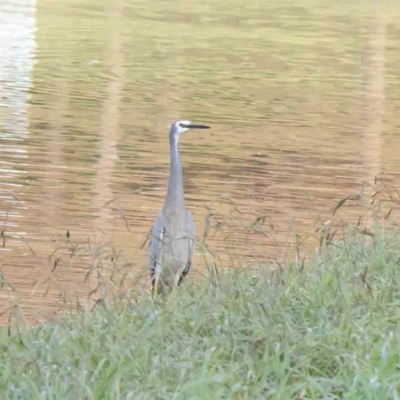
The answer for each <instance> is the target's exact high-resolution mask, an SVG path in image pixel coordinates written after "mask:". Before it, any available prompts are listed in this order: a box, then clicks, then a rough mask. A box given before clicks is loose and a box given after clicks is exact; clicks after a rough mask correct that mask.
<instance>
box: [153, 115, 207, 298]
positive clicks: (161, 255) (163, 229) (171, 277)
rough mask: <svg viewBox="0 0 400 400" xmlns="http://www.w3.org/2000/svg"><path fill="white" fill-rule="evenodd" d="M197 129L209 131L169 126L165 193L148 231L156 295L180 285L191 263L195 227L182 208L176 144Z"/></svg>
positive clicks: (184, 124)
mask: <svg viewBox="0 0 400 400" xmlns="http://www.w3.org/2000/svg"><path fill="white" fill-rule="evenodd" d="M196 128H197V129H207V128H209V127H208V126H206V125H198V124H192V123H191V122H190V121H187V120H179V121H176V122H175V123H174V124H173V125H172V127H171V130H170V134H169V142H170V155H171V166H170V177H169V184H168V192H167V197H166V200H165V203H164V207H163V209H162V210H161V211H160V213H159V214H158V216H157V218H156V220H155V222H154V225H153V228H152V230H151V240H150V246H149V271H150V275H151V281H152V285H153V291H154V292H156V293H162V292H164V289H165V288H166V287H168V288H172V287H175V286H178V285H180V284H181V282H182V280H183V278H184V277H185V276H186V275H187V273H188V272H189V269H190V265H191V262H192V257H193V251H194V235H195V226H194V223H193V219H192V216H191V214H190V212H189V211H188V210H187V209H186V205H185V197H184V192H183V176H182V164H181V161H180V155H179V148H178V143H179V137H180V136H181V135H182V134H183V133H185V132H187V131H188V130H190V129H196Z"/></svg>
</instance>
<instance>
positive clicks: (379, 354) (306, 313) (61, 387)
mask: <svg viewBox="0 0 400 400" xmlns="http://www.w3.org/2000/svg"><path fill="white" fill-rule="evenodd" d="M355 232H356V231H355V230H353V231H352V233H351V234H348V235H346V240H344V241H341V242H338V243H336V244H332V245H330V246H328V247H327V248H325V249H323V255H316V256H315V257H314V258H313V259H312V260H311V261H309V262H308V263H306V265H305V266H304V268H300V267H298V266H296V265H292V266H287V267H286V268H285V269H284V270H283V271H281V272H280V273H279V274H278V275H279V276H272V277H271V275H269V277H268V275H267V274H265V273H262V271H260V272H258V273H249V272H247V273H246V272H241V273H224V274H221V277H220V279H219V282H218V285H217V286H216V285H215V282H214V283H210V282H209V281H206V280H204V281H203V282H202V283H199V284H198V285H193V284H191V285H186V286H184V287H182V288H181V289H180V290H178V291H177V292H175V293H174V294H173V295H171V296H170V297H169V298H168V301H167V302H166V303H162V302H161V301H156V302H153V301H152V300H151V299H146V298H145V299H142V300H141V301H139V302H138V303H137V304H136V305H127V304H125V305H122V304H121V305H117V306H115V307H114V308H113V309H112V310H106V309H105V308H103V307H102V306H98V307H96V308H95V310H94V312H93V313H92V314H90V315H88V314H86V315H75V316H65V317H64V318H62V319H61V320H60V321H59V322H58V323H55V324H43V325H41V326H39V327H37V328H36V329H32V330H19V331H18V330H13V331H11V335H10V336H8V333H7V330H6V329H4V330H3V331H2V334H1V336H0V397H1V398H7V399H17V398H18V399H269V398H271V399H302V398H304V399H343V398H345V399H396V398H398V397H397V396H400V390H399V384H400V357H399V354H400V353H399V352H400V339H399V338H400V329H399V321H400V289H399V282H400V265H399V263H400V246H399V244H400V240H399V239H400V233H399V232H392V233H387V232H384V231H383V229H381V228H376V232H375V233H374V234H375V237H374V238H372V239H371V237H369V236H363V235H359V234H357V233H355Z"/></svg>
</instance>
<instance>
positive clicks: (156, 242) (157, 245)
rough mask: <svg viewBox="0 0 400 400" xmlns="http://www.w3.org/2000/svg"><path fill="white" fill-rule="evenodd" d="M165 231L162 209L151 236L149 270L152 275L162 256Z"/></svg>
mask: <svg viewBox="0 0 400 400" xmlns="http://www.w3.org/2000/svg"><path fill="white" fill-rule="evenodd" d="M164 231H165V222H164V217H163V214H162V211H160V213H159V214H158V216H157V218H156V220H155V221H154V224H153V227H152V228H151V238H150V244H149V251H148V253H149V270H150V275H151V276H152V277H153V276H154V274H155V271H156V265H157V261H158V258H159V256H160V249H161V244H162V240H163V236H164Z"/></svg>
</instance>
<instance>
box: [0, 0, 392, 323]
mask: <svg viewBox="0 0 400 400" xmlns="http://www.w3.org/2000/svg"><path fill="white" fill-rule="evenodd" d="M264 3H265V4H264ZM328 3H329V2H326V4H327V5H326V6H321V5H320V2H315V1H311V0H309V1H305V0H303V1H301V2H294V1H285V0H284V1H282V0H280V1H275V0H273V1H268V2H260V1H256V0H247V1H242V0H234V1H231V2H229V4H228V3H226V2H225V4H224V2H222V3H218V2H215V1H212V0H204V1H201V2H198V1H185V2H181V1H174V0H170V1H153V0H151V1H147V2H143V1H136V0H132V1H126V2H124V1H122V0H114V1H109V2H107V1H97V0H96V1H93V0H88V1H85V2H82V1H78V0H63V1H59V0H43V1H40V2H36V1H35V0H12V1H11V0H9V1H5V0H3V1H0V52H1V54H2V56H1V58H0V104H1V107H0V227H1V229H2V230H3V233H2V239H4V243H3V247H2V248H1V249H0V257H1V258H0V265H1V269H2V274H3V277H4V279H6V280H7V281H8V282H10V283H11V284H12V285H13V289H14V290H12V289H10V288H9V287H8V286H3V287H2V288H1V289H0V303H1V304H0V305H1V310H0V312H1V311H2V310H5V309H7V308H9V307H11V306H12V305H13V304H16V303H17V302H18V304H23V306H24V309H25V310H26V313H27V315H35V317H37V318H39V317H40V316H41V315H42V314H40V313H39V311H38V309H39V308H42V309H44V311H43V312H45V313H46V312H47V313H48V312H49V310H50V309H54V305H56V304H60V299H64V298H65V294H68V295H72V296H75V295H80V294H82V293H86V292H87V290H90V289H88V287H87V284H86V283H85V282H84V278H85V275H86V273H87V271H88V265H91V264H90V262H87V261H82V260H80V261H79V260H78V259H79V257H78V256H79V252H80V251H81V250H80V249H82V248H83V247H85V248H86V250H87V249H89V250H88V251H89V252H90V257H91V259H92V261H93V259H96V257H97V255H98V254H99V253H101V249H104V248H105V247H104V246H107V244H108V243H113V246H114V251H115V252H116V255H115V257H116V258H118V259H119V260H124V261H123V263H125V264H126V265H131V266H132V270H135V269H137V270H138V271H139V270H141V269H143V268H142V267H143V265H144V264H145V251H146V248H147V245H145V246H144V247H142V248H141V246H142V244H143V242H144V241H145V239H146V235H147V232H148V230H149V228H150V226H151V223H152V221H153V219H154V218H155V216H156V214H157V212H158V210H159V209H160V208H161V207H162V204H163V199H164V196H165V193H166V185H167V180H168V172H169V170H168V165H169V154H168V151H169V146H168V127H169V124H170V123H171V122H172V121H173V120H174V119H177V118H180V117H185V118H189V119H191V120H193V121H196V122H201V123H207V124H209V125H211V126H212V130H211V131H203V132H193V133H189V134H187V135H185V136H184V137H183V138H182V140H181V146H180V148H181V152H182V159H183V164H184V175H185V190H186V200H187V205H188V207H189V208H190V210H191V211H192V214H193V216H194V219H195V222H196V224H197V232H198V235H199V237H201V236H202V234H203V231H204V224H205V223H204V220H205V217H206V215H207V214H208V213H209V212H210V209H208V208H207V207H211V208H212V211H213V212H215V213H216V215H217V217H218V215H225V218H226V220H227V221H229V224H230V228H229V229H230V230H232V229H234V228H233V227H234V226H235V224H237V231H236V233H232V232H231V234H230V239H229V237H228V236H229V235H228V233H229V232H225V233H224V235H225V239H226V242H224V241H223V240H222V236H221V235H219V236H218V235H216V237H215V238H214V239H213V238H211V239H210V246H211V247H212V248H213V249H214V250H215V252H216V254H217V255H218V263H219V265H220V266H232V265H233V264H235V263H238V264H241V263H249V264H251V262H252V260H253V261H254V259H257V262H260V260H261V261H268V260H269V259H271V258H274V257H281V256H282V252H285V250H284V249H285V244H286V242H285V241H286V240H287V234H286V233H287V232H288V229H294V227H295V229H296V230H298V231H299V232H311V231H313V229H314V225H313V224H314V221H315V218H316V216H317V215H322V216H323V215H328V214H329V211H330V209H331V207H332V205H333V204H334V203H335V202H336V201H338V200H339V199H341V198H343V197H344V196H346V195H348V194H352V193H354V192H356V191H357V190H358V188H359V187H360V185H361V182H362V181H363V180H366V181H372V180H373V178H374V177H375V176H376V175H379V174H384V175H385V176H386V177H387V178H388V179H389V180H392V181H394V182H395V181H396V177H397V176H398V171H399V168H398V167H399V163H400V152H399V151H398V149H399V145H400V143H399V141H400V139H399V138H400V136H399V134H398V132H399V124H400V117H399V113H398V109H399V106H400V95H399V93H400V79H399V78H400V72H399V71H400V69H399V61H400V42H399V39H398V38H399V37H400V28H399V25H398V20H399V17H400V6H396V5H393V6H391V7H389V6H387V5H386V6H381V5H374V4H373V3H372V2H369V1H367V0H363V1H354V2H351V1H350V2H334V3H332V5H328ZM221 198H222V199H223V202H222V204H220V199H221ZM235 207H236V210H237V211H235V210H234V208H235ZM232 210H233V211H232ZM232 213H233V214H232ZM232 215H233V216H232ZM257 215H259V216H261V215H264V216H266V221H267V222H266V225H268V226H270V227H271V226H273V230H272V231H273V233H271V231H269V233H268V234H267V235H266V236H263V235H256V234H254V235H250V237H249V236H248V235H246V234H245V233H244V232H245V230H243V229H242V228H243V226H242V225H241V220H245V221H247V222H246V223H248V222H249V221H251V218H253V217H254V218H256V216H257ZM229 216H231V218H229ZM271 229H272V228H271ZM67 232H68V234H67ZM67 236H68V237H67ZM229 240H231V241H230V242H229ZM226 243H229V244H226ZM101 246H103V247H101ZM60 248H61V250H60ZM200 253H201V251H200V247H198V251H197V254H196V261H195V267H194V271H195V272H193V276H195V273H196V271H197V272H198V274H199V275H201V274H202V271H203V269H204V267H203V266H204V259H203V256H202V255H201V254H200ZM239 253H240V255H241V257H242V259H241V260H239V261H238V257H239V256H238V254H239ZM71 254H72V256H71ZM232 254H234V255H235V257H236V258H235V257H233V256H232ZM90 257H89V258H90ZM241 257H239V258H241ZM235 265H236V264H235ZM39 306H40V307H39ZM46 308H48V309H49V310H47V311H46V310H45V309H46ZM46 315H47V314H46Z"/></svg>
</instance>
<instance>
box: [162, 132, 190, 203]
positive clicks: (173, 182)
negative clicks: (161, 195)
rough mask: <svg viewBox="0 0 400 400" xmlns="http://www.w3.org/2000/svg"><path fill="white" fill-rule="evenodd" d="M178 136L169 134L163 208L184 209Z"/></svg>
mask: <svg viewBox="0 0 400 400" xmlns="http://www.w3.org/2000/svg"><path fill="white" fill-rule="evenodd" d="M178 143H179V136H177V135H172V134H171V135H170V138H169V145H170V155H171V165H170V175H169V183H168V192H167V198H166V200H165V205H164V208H168V209H172V210H183V209H185V196H184V194H183V176H182V164H181V158H180V156H179V147H178Z"/></svg>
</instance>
